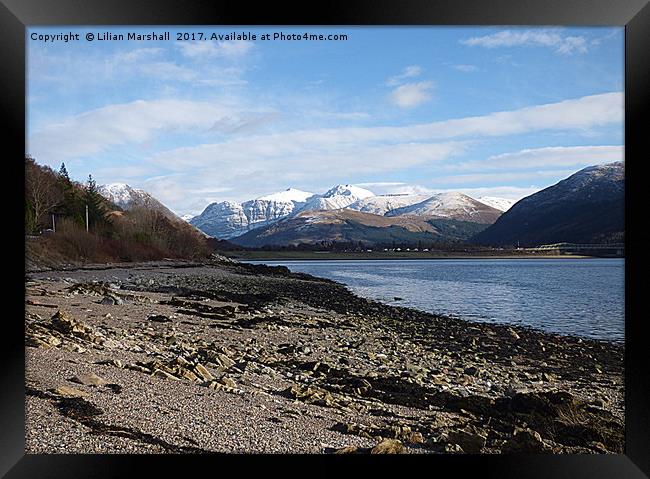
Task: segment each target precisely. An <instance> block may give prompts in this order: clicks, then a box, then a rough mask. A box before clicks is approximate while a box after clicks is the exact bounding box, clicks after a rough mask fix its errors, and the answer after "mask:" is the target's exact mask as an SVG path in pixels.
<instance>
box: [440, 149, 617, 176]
mask: <svg viewBox="0 0 650 479" xmlns="http://www.w3.org/2000/svg"><path fill="white" fill-rule="evenodd" d="M624 154H625V148H624V147H623V146H618V145H605V146H550V147H545V148H535V149H525V150H520V151H516V152H509V153H503V154H500V155H494V156H491V157H489V158H486V159H485V160H478V161H472V162H466V163H461V164H458V165H454V166H452V167H450V168H451V169H456V170H475V169H483V170H485V169H508V170H512V169H526V168H545V167H566V166H573V167H575V166H588V165H598V164H602V163H612V162H614V161H622V160H623V157H624Z"/></svg>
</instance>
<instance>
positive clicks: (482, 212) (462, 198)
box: [386, 192, 501, 224]
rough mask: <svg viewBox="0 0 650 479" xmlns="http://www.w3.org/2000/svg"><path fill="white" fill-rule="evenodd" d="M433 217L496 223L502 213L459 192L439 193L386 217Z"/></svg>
mask: <svg viewBox="0 0 650 479" xmlns="http://www.w3.org/2000/svg"><path fill="white" fill-rule="evenodd" d="M406 215H409V216H432V217H436V218H447V219H454V220H459V221H471V222H474V223H488V224H489V223H494V222H495V221H496V219H497V218H498V217H499V216H501V211H499V210H497V209H495V208H492V207H491V206H488V205H486V204H483V203H481V202H480V201H477V200H475V199H474V198H470V197H469V196H467V195H464V194H462V193H457V192H449V193H437V194H435V195H433V196H431V197H429V198H428V199H426V200H424V201H421V202H420V203H415V204H413V205H409V206H404V207H402V208H397V209H394V210H392V211H389V212H388V213H386V216H406Z"/></svg>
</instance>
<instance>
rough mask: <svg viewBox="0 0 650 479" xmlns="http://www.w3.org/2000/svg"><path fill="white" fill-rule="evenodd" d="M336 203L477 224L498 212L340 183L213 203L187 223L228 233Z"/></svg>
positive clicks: (473, 203) (460, 199)
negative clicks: (319, 191)
mask: <svg viewBox="0 0 650 479" xmlns="http://www.w3.org/2000/svg"><path fill="white" fill-rule="evenodd" d="M340 209H348V210H355V211H359V212H362V213H368V214H371V215H377V216H386V217H389V216H390V217H396V216H426V217H431V218H439V219H450V220H457V221H469V222H473V223H481V224H490V223H493V222H494V221H495V220H496V219H497V218H498V217H499V216H500V215H501V213H502V212H501V210H498V209H495V208H492V207H491V206H488V205H486V204H484V203H481V202H479V201H477V200H475V199H473V198H470V197H469V196H466V195H463V194H461V193H438V194H435V195H430V194H416V195H408V194H392V195H390V194H389V195H375V194H374V193H373V192H372V191H369V190H366V189H364V188H360V187H358V186H355V185H350V184H345V185H336V186H334V187H332V188H330V189H329V190H328V191H326V192H325V193H324V194H322V195H318V194H313V193H309V192H306V191H301V190H298V189H295V188H289V189H287V190H285V191H282V192H279V193H273V194H271V195H266V196H261V197H259V198H257V199H255V200H250V201H245V202H244V203H235V202H232V201H223V202H221V203H212V204H211V205H209V206H208V207H207V208H206V209H205V210H204V211H203V213H201V214H200V215H198V216H195V217H194V218H192V219H191V220H190V223H191V224H193V225H194V226H196V227H197V228H199V229H201V230H202V231H204V232H205V233H207V234H209V235H212V236H214V237H216V238H220V239H230V238H234V237H237V236H240V235H243V234H244V233H247V232H248V231H251V230H253V229H256V228H261V227H264V226H268V225H270V224H274V223H276V222H277V221H279V220H282V219H284V218H291V217H293V216H295V215H297V214H300V213H305V212H309V211H334V210H340ZM328 218H329V217H328ZM296 224H297V223H296Z"/></svg>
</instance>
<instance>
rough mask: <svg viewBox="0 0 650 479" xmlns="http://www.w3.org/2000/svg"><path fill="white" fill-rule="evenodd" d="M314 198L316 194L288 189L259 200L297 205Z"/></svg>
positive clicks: (261, 197)
mask: <svg viewBox="0 0 650 479" xmlns="http://www.w3.org/2000/svg"><path fill="white" fill-rule="evenodd" d="M312 196H314V194H313V193H309V192H308V191H302V190H299V189H297V188H287V189H286V190H284V191H280V192H278V193H272V194H270V195H264V196H260V197H259V198H257V199H258V200H263V201H286V202H289V201H295V202H296V203H304V202H305V201H306V200H307V198H310V197H312Z"/></svg>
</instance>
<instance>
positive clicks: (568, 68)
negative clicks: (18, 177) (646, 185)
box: [26, 26, 624, 215]
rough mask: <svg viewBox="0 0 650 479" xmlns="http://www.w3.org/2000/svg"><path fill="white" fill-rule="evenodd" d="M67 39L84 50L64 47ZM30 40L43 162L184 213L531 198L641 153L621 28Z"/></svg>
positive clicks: (36, 147) (259, 31)
mask: <svg viewBox="0 0 650 479" xmlns="http://www.w3.org/2000/svg"><path fill="white" fill-rule="evenodd" d="M128 32H134V33H139V34H151V33H156V34H158V35H161V34H162V33H163V32H170V39H169V40H165V39H163V40H160V39H159V40H156V39H151V40H141V41H138V40H129V39H128V37H127V34H128ZM233 32H234V33H236V34H242V33H246V34H248V35H249V37H250V36H251V34H255V35H256V38H255V39H254V40H253V39H252V38H249V39H248V40H241V39H240V40H237V39H235V40H229V39H226V38H225V37H224V35H228V34H232V33H233ZM280 32H281V33H283V34H285V35H290V34H304V33H310V34H322V35H324V36H327V35H337V34H338V35H340V34H343V35H346V36H347V38H346V39H345V40H334V39H331V40H329V39H325V40H305V39H284V40H283V39H275V40H274V39H273V34H274V33H280ZM66 33H68V34H69V33H79V40H74V41H67V42H66V41H64V38H65V37H54V35H57V34H66ZM106 33H111V34H112V35H118V34H123V35H124V37H125V39H124V40H100V39H99V38H101V37H102V36H103V35H105V34H106ZM179 33H180V34H181V35H183V34H187V35H186V36H187V37H189V40H177V38H176V37H177V34H179ZM88 34H93V35H94V40H93V41H88V40H87V39H86V35H88ZM200 34H203V37H202V38H200ZM213 34H214V36H213ZM264 34H270V36H271V39H268V40H264V39H262V36H263V35H264ZM45 35H50V39H49V40H48V41H44V38H46V37H45ZM27 37H28V38H27V46H28V48H27V99H26V104H27V139H26V140H27V152H28V154H30V155H32V156H33V157H34V158H36V161H37V162H38V163H41V164H45V165H48V166H51V167H52V168H54V169H58V168H59V167H60V165H61V163H65V164H66V167H67V170H68V172H69V173H70V176H71V177H72V178H73V179H76V180H79V181H85V179H86V178H87V177H88V174H92V175H93V177H94V178H95V180H96V181H97V183H98V184H105V183H115V182H121V183H127V184H129V185H131V186H133V187H135V188H141V189H144V190H146V191H147V192H149V193H151V194H152V195H153V196H155V197H156V198H158V199H159V200H160V201H162V202H163V203H164V204H165V205H166V206H168V207H169V208H170V209H172V210H173V211H174V212H176V213H177V214H179V215H180V214H199V213H200V212H201V211H203V209H204V208H205V207H206V206H207V205H208V204H210V203H212V202H215V201H224V200H230V201H245V200H249V199H252V198H256V197H259V196H262V195H266V194H269V193H273V192H276V191H282V190H285V189H287V188H289V187H292V188H298V189H301V190H305V191H310V192H314V193H323V192H325V191H326V190H327V189H329V188H330V187H332V186H333V185H336V184H355V185H358V186H362V187H364V188H367V189H369V190H371V191H373V192H374V193H376V194H388V193H411V192H413V193H415V192H417V193H426V192H432V193H433V192H439V191H460V192H463V193H466V194H469V195H470V196H473V197H480V196H496V197H502V198H509V199H520V198H523V197H525V196H528V195H530V194H532V193H534V192H536V191H538V190H540V189H542V188H545V187H547V186H550V185H552V184H555V183H557V182H558V181H560V180H561V179H563V178H566V177H567V176H569V175H571V174H572V173H574V172H576V171H577V170H579V169H581V168H583V167H586V166H590V165H596V164H601V163H609V162H612V161H620V160H623V156H624V129H623V118H624V93H623V83H624V31H623V28H618V27H617V28H611V27H590V28H584V27H581V28H566V27H563V28H558V27H532V28H531V27H462V28H461V27H408V28H393V27H390V28H388V27H372V28H365V27H364V28H360V27H327V28H324V27H309V28H305V27H264V28H262V27H241V26H237V27H227V26H226V27H222V26H220V27H162V28H159V27H156V28H151V27H84V28H81V27H79V28H78V27H73V28H67V27H60V26H58V27H47V28H41V27H30V28H29V29H28V31H27ZM192 37H194V40H192ZM52 39H53V40H54V41H50V40H52Z"/></svg>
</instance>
